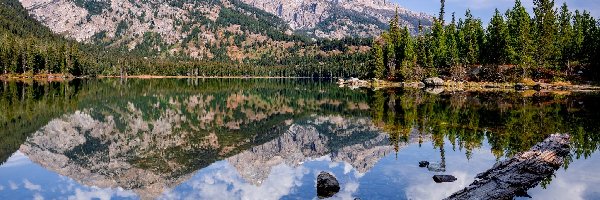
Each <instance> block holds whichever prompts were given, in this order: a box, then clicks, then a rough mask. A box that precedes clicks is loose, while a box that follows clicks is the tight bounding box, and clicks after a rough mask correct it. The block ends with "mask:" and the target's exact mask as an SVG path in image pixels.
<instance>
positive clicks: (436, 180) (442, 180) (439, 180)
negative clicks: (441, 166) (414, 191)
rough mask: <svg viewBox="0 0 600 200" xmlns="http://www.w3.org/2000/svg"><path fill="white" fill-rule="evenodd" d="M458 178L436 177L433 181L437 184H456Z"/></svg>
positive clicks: (450, 176)
mask: <svg viewBox="0 0 600 200" xmlns="http://www.w3.org/2000/svg"><path fill="white" fill-rule="evenodd" d="M456 180H457V179H456V177H454V176H452V175H434V176H433V181H435V182H436V183H446V182H454V181H456Z"/></svg>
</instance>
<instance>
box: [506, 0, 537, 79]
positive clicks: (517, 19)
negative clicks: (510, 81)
mask: <svg viewBox="0 0 600 200" xmlns="http://www.w3.org/2000/svg"><path fill="white" fill-rule="evenodd" d="M507 18H508V19H507V21H508V33H509V35H510V36H511V38H510V47H511V48H510V49H511V50H512V51H510V52H509V58H510V63H511V64H516V65H518V66H519V67H520V68H521V70H522V77H523V78H524V77H526V76H527V71H528V69H529V67H530V65H531V64H532V63H533V52H534V49H535V48H534V47H533V40H532V28H531V23H532V22H531V17H530V16H529V13H528V12H527V10H526V9H525V7H523V5H522V4H521V1H520V0H515V5H514V7H513V8H512V9H511V10H509V11H508V14H507Z"/></svg>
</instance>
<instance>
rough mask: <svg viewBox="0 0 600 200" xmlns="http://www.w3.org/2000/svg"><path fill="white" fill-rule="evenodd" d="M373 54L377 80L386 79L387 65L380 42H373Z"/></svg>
mask: <svg viewBox="0 0 600 200" xmlns="http://www.w3.org/2000/svg"><path fill="white" fill-rule="evenodd" d="M372 54H373V56H374V60H373V62H374V63H373V64H374V65H375V72H374V75H375V78H377V79H384V78H385V63H384V58H383V56H384V55H383V47H382V46H381V44H379V42H377V41H374V42H373V49H372Z"/></svg>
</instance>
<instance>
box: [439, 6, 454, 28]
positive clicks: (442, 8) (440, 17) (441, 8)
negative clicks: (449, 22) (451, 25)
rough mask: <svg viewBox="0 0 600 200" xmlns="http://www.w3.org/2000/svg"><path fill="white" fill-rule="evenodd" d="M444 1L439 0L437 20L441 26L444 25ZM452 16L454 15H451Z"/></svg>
mask: <svg viewBox="0 0 600 200" xmlns="http://www.w3.org/2000/svg"><path fill="white" fill-rule="evenodd" d="M445 7H446V0H440V16H439V17H438V19H439V20H440V22H441V23H442V26H443V25H445V24H446V23H445V21H444V15H445V14H446V8H445ZM453 15H454V14H453Z"/></svg>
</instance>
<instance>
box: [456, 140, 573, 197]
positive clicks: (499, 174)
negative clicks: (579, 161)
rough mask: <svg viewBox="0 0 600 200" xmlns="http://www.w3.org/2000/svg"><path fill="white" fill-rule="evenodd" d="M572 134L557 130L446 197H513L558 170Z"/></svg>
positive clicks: (523, 192)
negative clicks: (561, 132) (557, 131)
mask: <svg viewBox="0 0 600 200" xmlns="http://www.w3.org/2000/svg"><path fill="white" fill-rule="evenodd" d="M569 152H570V148H569V135H567V134H554V135H551V136H550V137H548V138H546V139H545V140H544V141H543V142H540V143H538V144H536V145H535V146H534V147H532V148H531V149H530V150H529V151H526V152H522V153H519V154H517V155H515V156H514V157H512V158H510V159H508V160H505V161H501V162H498V163H496V164H495V165H494V167H492V168H491V169H489V170H487V171H486V172H483V173H481V174H478V175H477V176H476V177H475V178H476V180H475V181H474V182H473V183H471V185H469V186H468V187H466V188H464V189H462V190H460V191H458V192H456V193H454V194H452V195H451V196H450V197H448V198H446V199H513V198H514V197H515V196H517V195H523V194H524V195H526V194H527V193H526V192H527V190H529V189H530V188H533V187H535V186H537V185H538V184H539V183H540V182H541V181H542V180H543V179H544V178H546V177H548V176H550V175H552V174H554V172H555V171H556V170H557V169H558V168H559V167H560V166H561V165H562V164H563V160H564V158H565V157H566V156H567V155H568V154H569Z"/></svg>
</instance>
